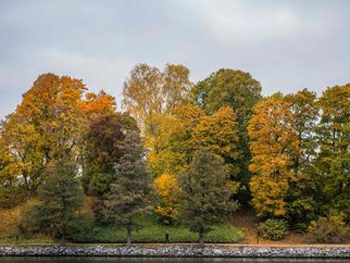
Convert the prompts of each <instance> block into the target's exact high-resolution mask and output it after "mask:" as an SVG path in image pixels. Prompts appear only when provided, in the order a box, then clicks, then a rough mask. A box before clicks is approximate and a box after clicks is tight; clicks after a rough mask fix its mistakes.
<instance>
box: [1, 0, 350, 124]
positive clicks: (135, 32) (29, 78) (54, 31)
mask: <svg viewBox="0 0 350 263" xmlns="http://www.w3.org/2000/svg"><path fill="white" fill-rule="evenodd" d="M141 62H144V63H149V64H151V65H154V66H157V67H160V68H163V67H164V65H165V64H166V63H181V64H184V65H185V66H187V67H188V68H189V69H190V70H191V76H192V80H193V81H198V80H200V79H203V78H205V77H207V76H208V75H209V74H210V73H211V72H213V71H216V70H218V69H219V68H223V67H224V68H232V69H241V70H243V71H248V72H250V73H251V74H252V76H253V77H254V78H256V79H257V80H259V81H260V82H261V84H262V86H263V94H265V95H267V94H271V93H273V92H276V91H279V90H280V91H282V92H283V93H289V92H292V91H296V90H298V89H300V88H304V87H307V88H309V89H311V90H314V91H317V92H318V93H319V94H320V93H321V92H322V90H324V89H325V87H327V86H333V85H336V84H345V83H348V82H350V1H348V0H343V1H341V0H339V1H337V0H329V1H322V0H315V1H311V0H304V1H299V0H293V1H292V0H290V1H280V0H275V1H272V0H271V1H262V0H255V1H247V0H241V1H234V0H176V1H175V0H138V1H137V0H135V1H132V0H126V1H118V0H30V1H29V0H0V119H1V118H3V117H4V116H5V115H7V114H9V113H11V112H12V111H13V110H14V109H15V107H16V105H17V104H18V103H20V101H21V94H22V93H23V92H25V91H26V90H28V89H29V88H30V87H31V86H32V83H33V82H34V80H35V79H36V78H37V77H38V75H40V74H42V73H46V72H52V73H56V74H59V75H70V76H72V77H75V78H79V79H83V80H84V83H85V84H86V85H87V86H88V88H89V89H91V90H94V91H97V90H99V89H101V88H103V89H105V90H106V91H107V92H109V93H110V94H112V95H114V96H116V97H117V103H118V104H119V105H120V99H121V91H122V84H123V81H124V80H125V78H126V77H127V76H128V73H129V71H130V70H131V69H132V68H133V66H134V65H135V64H137V63H141Z"/></svg>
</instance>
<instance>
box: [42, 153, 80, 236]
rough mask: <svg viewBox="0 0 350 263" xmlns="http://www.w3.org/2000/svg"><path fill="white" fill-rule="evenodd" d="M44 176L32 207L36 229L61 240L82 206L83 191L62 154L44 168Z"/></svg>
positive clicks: (69, 162)
mask: <svg viewBox="0 0 350 263" xmlns="http://www.w3.org/2000/svg"><path fill="white" fill-rule="evenodd" d="M47 173H48V174H49V176H48V178H47V180H45V182H44V183H43V184H42V185H41V186H40V188H39V195H38V198H39V201H40V204H39V205H38V206H37V207H35V209H37V212H36V213H35V214H36V215H37V216H38V217H39V218H36V220H38V222H39V225H40V226H41V229H40V231H44V232H47V233H49V234H53V235H54V236H60V237H61V239H62V243H64V242H65V240H66V237H67V234H68V233H69V229H70V228H71V225H72V223H73V222H74V221H75V216H76V213H77V211H78V210H79V209H80V208H81V207H82V205H83V201H84V192H83V188H82V186H81V183H80V180H79V179H78V178H77V177H76V168H75V166H74V165H73V164H72V162H71V160H69V159H68V158H67V157H64V158H62V159H60V160H58V161H56V162H55V163H52V164H51V165H50V166H49V167H48V168H47Z"/></svg>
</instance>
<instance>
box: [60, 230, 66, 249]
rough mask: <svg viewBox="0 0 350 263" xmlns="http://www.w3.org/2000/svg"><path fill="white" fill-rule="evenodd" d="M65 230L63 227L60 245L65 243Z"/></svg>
mask: <svg viewBox="0 0 350 263" xmlns="http://www.w3.org/2000/svg"><path fill="white" fill-rule="evenodd" d="M65 232H66V231H65V230H64V229H63V231H62V234H61V245H63V246H64V245H65V244H66V233H65Z"/></svg>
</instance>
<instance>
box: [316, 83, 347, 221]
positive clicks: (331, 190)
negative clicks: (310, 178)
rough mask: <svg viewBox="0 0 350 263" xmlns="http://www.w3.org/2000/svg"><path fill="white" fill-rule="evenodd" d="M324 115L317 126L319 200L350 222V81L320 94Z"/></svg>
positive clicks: (325, 208)
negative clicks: (320, 196)
mask: <svg viewBox="0 0 350 263" xmlns="http://www.w3.org/2000/svg"><path fill="white" fill-rule="evenodd" d="M318 103H319V106H320V109H321V113H322V114H321V119H320V123H319V125H318V127H317V137H318V143H319V147H320V149H319V154H318V156H317V159H316V167H317V173H318V175H319V177H320V190H321V193H323V195H322V198H321V199H320V202H321V203H322V205H323V206H322V208H323V211H325V212H326V211H329V210H337V211H338V212H340V213H344V214H345V217H346V221H347V222H350V209H349V208H350V201H349V200H350V191H349V185H350V176H349V175H350V172H349V171H350V170H349V167H350V166H349V156H350V155H349V149H350V115H349V112H350V84H347V85H343V86H335V87H332V88H327V89H326V90H325V91H324V92H323V94H322V96H321V97H320V99H319V101H318Z"/></svg>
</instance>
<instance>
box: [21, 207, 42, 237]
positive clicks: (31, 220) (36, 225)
mask: <svg viewBox="0 0 350 263" xmlns="http://www.w3.org/2000/svg"><path fill="white" fill-rule="evenodd" d="M39 218H40V211H39V201H38V200H32V201H29V202H28V203H26V204H25V205H24V206H23V207H22V208H21V212H20V220H19V224H18V227H19V232H20V234H21V235H23V236H25V237H31V236H33V235H35V234H37V233H38V232H39V231H40V229H41V227H42V226H41V224H40V221H39Z"/></svg>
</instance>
